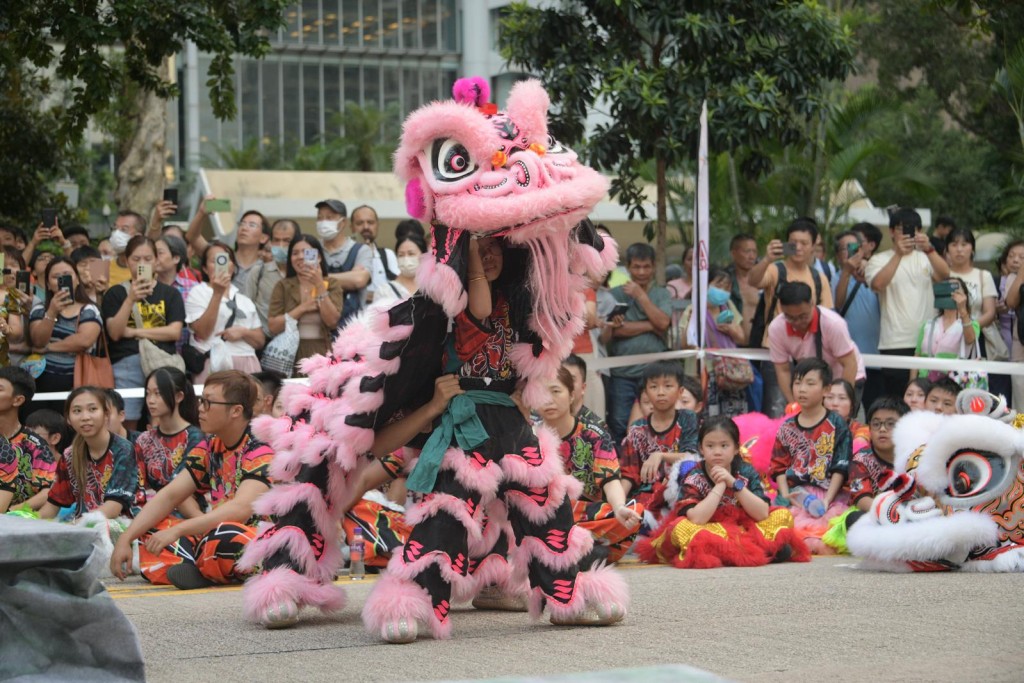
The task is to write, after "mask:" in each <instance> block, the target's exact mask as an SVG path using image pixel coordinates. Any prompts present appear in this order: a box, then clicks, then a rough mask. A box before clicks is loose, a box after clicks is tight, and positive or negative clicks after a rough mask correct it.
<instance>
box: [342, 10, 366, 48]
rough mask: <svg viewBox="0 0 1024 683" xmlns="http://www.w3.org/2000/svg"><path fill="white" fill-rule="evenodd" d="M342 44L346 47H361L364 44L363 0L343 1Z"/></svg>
mask: <svg viewBox="0 0 1024 683" xmlns="http://www.w3.org/2000/svg"><path fill="white" fill-rule="evenodd" d="M341 43H342V45H345V46H346V47H360V46H362V44H363V10H362V1H361V0H341Z"/></svg>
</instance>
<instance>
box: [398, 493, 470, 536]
mask: <svg viewBox="0 0 1024 683" xmlns="http://www.w3.org/2000/svg"><path fill="white" fill-rule="evenodd" d="M442 510H443V511H445V512H447V513H448V514H450V515H451V516H452V517H455V519H457V520H459V522H460V523H461V524H462V526H464V527H465V528H466V532H467V533H468V534H469V537H470V538H480V522H478V521H477V520H476V519H475V518H474V517H473V515H471V514H470V513H469V508H468V507H467V506H466V501H464V500H462V499H461V498H456V497H455V496H450V495H448V494H446V493H431V494H430V495H428V496H427V497H426V498H425V499H424V500H423V501H421V502H419V503H416V504H415V505H413V506H412V507H411V508H409V509H408V510H407V511H406V513H405V521H406V522H408V523H409V524H412V525H416V524H420V523H421V522H423V521H425V520H427V519H428V518H430V517H434V516H435V515H437V513H438V512H440V511H442Z"/></svg>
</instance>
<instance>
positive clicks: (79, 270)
mask: <svg viewBox="0 0 1024 683" xmlns="http://www.w3.org/2000/svg"><path fill="white" fill-rule="evenodd" d="M211 199H212V198H208V199H207V200H205V201H204V202H203V203H202V204H201V206H200V207H199V209H198V211H197V213H196V215H195V217H194V219H193V220H192V221H191V223H190V224H189V225H188V226H187V227H186V228H182V227H180V226H178V225H173V224H167V223H165V221H166V219H167V218H168V217H170V216H172V215H174V213H175V212H176V210H177V207H175V206H174V205H173V204H171V203H170V202H166V201H164V202H160V203H159V204H158V205H157V206H156V207H155V209H154V211H153V213H152V215H151V216H150V217H149V218H148V219H147V218H146V217H144V216H142V215H140V214H138V213H134V212H131V211H122V212H120V213H119V214H118V215H117V217H116V220H115V223H114V225H113V230H112V231H111V233H110V235H109V236H108V237H107V238H105V239H103V240H101V241H99V242H98V244H96V245H95V246H94V245H93V243H92V240H91V238H90V235H89V234H88V232H87V231H86V230H85V229H84V228H81V227H78V226H71V227H62V226H61V225H60V224H59V222H58V221H56V220H55V221H53V222H52V225H44V224H42V223H41V224H40V225H39V226H38V227H37V228H36V230H35V231H34V232H33V234H32V236H31V238H28V236H26V235H25V234H23V233H22V231H21V230H19V229H17V228H11V227H3V226H0V249H2V254H3V259H2V264H3V285H2V288H0V428H2V429H3V430H4V431H3V435H4V437H6V438H5V439H0V513H2V512H8V511H15V512H18V513H21V514H25V515H29V516H32V515H38V516H40V517H43V518H62V519H76V518H80V517H81V516H83V515H85V514H87V513H96V512H98V513H101V514H102V515H103V516H105V517H107V518H109V519H115V518H134V521H133V522H132V523H131V525H130V526H128V527H127V528H126V529H124V530H123V533H121V534H120V536H119V538H117V543H116V545H115V550H114V557H113V560H112V567H113V570H114V573H115V574H118V575H123V574H124V573H125V572H126V571H127V570H128V569H129V568H131V567H132V566H137V567H138V568H139V569H140V570H141V572H142V574H143V576H144V577H145V578H147V579H148V580H150V581H153V582H155V583H171V584H174V585H176V586H178V587H180V588H197V587H201V586H206V585H210V584H214V583H231V582H235V581H237V580H239V579H241V578H242V577H243V576H244V572H242V571H241V570H240V569H239V568H238V567H237V566H236V560H237V559H238V557H239V555H240V553H241V550H242V549H243V548H244V547H245V545H246V544H247V543H248V542H249V540H251V539H252V538H253V537H254V536H255V533H256V532H255V528H256V524H257V523H258V521H259V518H258V516H256V515H255V513H254V512H253V502H254V501H255V500H256V499H257V498H258V497H259V496H260V495H261V494H262V493H263V492H265V491H266V490H267V489H268V488H269V486H270V484H271V477H270V462H271V460H272V458H273V452H272V450H271V448H270V447H269V446H268V445H267V444H263V443H261V442H259V441H258V440H257V439H256V438H255V437H254V436H253V435H252V433H251V430H250V427H249V425H250V421H251V420H252V419H253V418H254V417H255V416H258V415H261V414H273V415H280V414H281V413H282V407H281V403H280V401H279V392H280V390H281V386H282V383H283V381H284V380H285V379H286V378H288V377H299V376H301V369H300V368H301V361H302V360H303V359H305V358H308V357H310V356H313V355H316V354H322V353H325V352H326V351H327V350H328V348H329V346H330V344H331V341H332V339H333V337H334V335H335V334H336V332H337V330H338V329H340V328H341V327H342V326H344V325H345V323H346V322H347V321H348V320H349V319H350V318H351V316H352V315H354V314H355V313H357V312H358V311H359V310H361V309H362V308H363V307H365V306H367V305H368V304H369V303H371V302H381V301H389V300H398V299H403V298H408V297H410V296H412V295H413V294H415V292H416V290H417V282H416V274H417V270H418V268H419V264H420V256H421V255H423V254H425V253H426V252H427V251H428V248H429V245H428V237H427V235H426V234H425V232H424V230H423V228H422V226H421V225H420V224H419V223H417V222H416V221H412V220H410V221H403V222H402V223H400V224H399V225H398V228H397V229H396V231H395V249H394V250H392V249H388V248H383V247H379V246H378V245H377V239H378V232H379V227H380V226H379V222H378V218H377V214H376V212H375V211H374V209H373V208H372V207H369V206H360V207H358V208H356V209H354V210H353V211H352V212H351V215H350V214H349V212H348V210H347V207H346V206H345V204H344V203H343V202H341V201H340V200H337V199H327V200H324V201H322V202H319V203H317V204H316V205H315V207H312V208H313V209H315V211H316V235H315V236H314V235H306V234H303V233H302V232H301V231H300V229H299V225H298V224H297V223H296V222H295V221H293V220H288V219H282V220H278V221H276V222H274V223H273V224H271V223H269V222H268V221H267V219H266V218H265V217H264V216H263V215H262V214H260V213H259V212H257V211H247V212H246V213H244V214H243V215H242V216H241V218H240V220H239V222H238V224H237V227H236V229H235V230H234V232H233V233H232V235H230V237H231V239H230V242H229V241H227V240H220V239H215V240H208V239H207V238H205V237H204V236H203V234H202V228H203V225H204V222H205V220H206V218H207V216H208V215H209V211H208V210H207V209H208V207H207V202H208V201H210V200H211ZM888 227H889V235H888V236H889V238H890V240H889V242H890V244H891V246H890V248H888V249H886V250H882V246H883V241H884V240H883V234H882V231H881V230H880V229H879V228H878V227H877V226H875V225H872V224H869V223H861V224H857V225H854V226H852V227H851V228H850V229H849V230H845V231H843V232H841V233H839V234H838V235H836V236H835V238H834V239H833V240H832V244H831V246H832V247H833V248H832V252H831V256H830V255H829V254H828V252H827V250H826V249H825V244H824V242H825V241H824V237H823V235H822V234H821V233H820V232H819V229H818V226H817V224H816V223H815V222H814V221H813V220H811V219H808V218H801V219H797V220H795V221H793V222H792V223H791V224H790V225H789V226H788V228H787V229H786V231H785V234H784V235H783V236H781V237H780V238H779V239H773V240H771V241H770V242H769V243H768V244H767V247H766V248H765V251H764V254H763V256H762V257H761V258H758V256H759V254H758V246H757V241H756V240H755V238H754V237H753V236H750V235H742V234H741V235H737V236H736V237H734V238H733V239H732V242H731V244H730V255H731V262H730V263H728V264H723V265H722V266H721V267H718V266H712V267H711V268H710V270H709V273H708V284H709V287H708V291H707V302H708V306H707V310H706V311H704V312H697V313H695V312H694V310H693V307H692V306H691V305H690V300H691V295H692V292H693V283H692V282H691V274H690V273H691V270H690V269H691V265H690V264H692V259H693V252H692V249H688V250H687V252H686V253H685V254H684V257H683V263H682V268H681V269H680V270H679V271H678V272H676V273H674V274H673V275H674V277H672V278H671V279H670V280H669V282H668V285H667V286H662V285H659V284H658V283H657V282H656V280H655V276H654V275H655V269H654V266H655V260H656V258H655V252H654V250H653V249H652V248H651V247H650V246H649V245H648V244H645V243H636V244H633V245H630V246H629V247H628V248H627V249H626V250H625V260H624V271H623V270H619V271H615V272H613V273H612V274H610V275H609V277H608V278H607V279H606V280H605V281H604V282H591V283H590V285H591V286H590V287H589V289H588V291H587V293H586V307H585V317H586V329H585V331H584V332H583V333H582V334H581V335H580V336H579V338H577V339H576V340H575V343H574V348H573V355H572V356H570V357H569V358H568V359H566V361H565V363H564V364H563V367H562V368H561V369H560V371H559V372H558V374H557V375H556V376H555V377H552V378H551V380H550V384H549V390H550V393H551V401H550V403H549V404H548V405H546V406H544V407H543V409H541V410H538V411H537V413H536V414H532V415H528V416H529V417H530V418H531V419H532V420H533V423H534V424H535V425H536V426H537V428H548V429H551V430H552V431H553V432H554V433H555V434H556V435H557V436H558V437H559V438H560V446H561V455H562V458H563V460H564V463H565V466H566V470H567V472H568V473H569V474H571V475H572V476H574V477H576V478H577V479H579V480H580V481H581V482H582V484H583V487H582V490H583V493H582V495H581V496H580V499H579V501H577V502H576V503H575V504H574V510H573V511H574V516H575V519H576V523H577V524H579V525H582V526H584V527H585V528H587V529H588V530H589V531H590V532H591V533H592V534H593V536H594V538H595V539H596V540H597V541H598V542H597V543H595V546H594V551H593V552H592V553H591V555H590V556H588V557H587V558H585V559H584V562H585V563H591V564H592V563H597V562H601V561H610V562H614V561H616V560H618V559H619V558H621V557H622V556H623V555H624V554H625V553H626V552H628V551H629V550H630V548H631V547H633V546H634V543H635V542H636V541H637V539H638V537H639V538H640V542H639V543H638V544H637V545H636V546H635V547H636V550H637V552H638V553H639V555H640V556H641V558H643V559H645V560H647V561H658V562H670V563H674V564H677V565H679V566H687V567H700V566H717V565H716V563H717V564H719V565H720V564H722V563H725V564H729V563H737V562H739V561H740V560H738V559H737V557H735V556H734V555H731V554H730V553H729V552H728V551H727V549H725V548H724V547H723V546H722V545H721V544H718V545H716V543H718V542H717V541H714V540H713V539H710V536H708V535H701V534H700V532H701V531H702V530H707V529H708V528H709V525H712V524H719V525H720V526H721V525H725V526H723V527H722V528H725V529H726V531H725V532H722V533H719V532H718V531H716V532H715V534H716V537H722V535H723V533H724V534H726V535H729V534H734V535H738V536H742V537H743V538H745V539H749V538H755V539H756V543H755V545H756V546H757V547H758V548H760V550H759V551H758V552H755V553H754V554H753V555H750V554H749V553H748V554H747V555H746V556H745V557H747V559H746V560H743V561H746V562H748V563H753V564H758V563H764V562H773V561H784V560H803V559H806V558H807V557H808V555H809V553H812V552H813V553H832V552H842V551H843V549H844V545H843V542H842V536H843V530H844V529H845V528H846V527H848V526H849V524H851V523H852V522H853V521H855V520H856V519H857V518H858V516H859V515H860V514H861V513H862V512H863V511H864V510H866V509H868V507H869V506H870V502H871V498H872V496H873V495H874V494H875V493H876V492H877V490H878V487H879V485H880V484H881V482H883V481H884V479H885V477H886V474H887V473H888V472H889V471H890V469H891V467H892V462H893V452H892V448H893V446H892V441H891V433H892V429H893V426H894V424H895V422H896V421H897V420H898V419H899V418H900V417H901V416H902V415H904V414H905V413H906V412H908V411H909V410H912V409H913V410H933V411H936V412H944V413H951V412H953V411H954V410H955V402H956V396H957V394H958V393H959V392H960V391H961V390H962V389H964V388H986V389H991V390H992V391H993V392H995V393H1001V394H1004V395H1005V396H1006V397H1007V398H1008V400H1009V401H1010V402H1011V405H1015V406H1017V407H1018V408H1024V378H1018V377H1016V376H1014V377H1012V378H1011V377H1009V376H1001V375H999V374H997V373H992V374H986V373H979V372H962V371H958V370H956V369H955V368H951V369H950V370H948V371H947V370H942V371H939V370H932V371H922V372H910V371H907V370H899V369H889V368H873V367H870V366H866V365H865V362H864V358H863V356H864V355H865V354H882V355H892V356H920V357H930V358H950V359H952V358H959V359H988V360H996V361H1009V360H1014V361H1019V360H1024V346H1022V343H1021V334H1020V332H1019V320H1020V316H1019V315H1018V312H1019V308H1020V307H1021V306H1022V305H1024V301H1022V298H1021V285H1020V284H1018V282H1020V283H1024V279H1020V278H1021V277H1024V241H1020V240H1018V241H1013V242H1010V243H1009V244H1007V245H1006V246H1005V248H1004V249H1003V252H1002V254H1001V256H1000V258H999V260H998V263H997V269H998V272H995V273H992V272H989V271H987V270H983V269H981V268H978V267H977V266H976V265H975V263H974V257H975V247H976V242H975V237H974V235H973V233H972V232H971V231H970V230H968V229H966V228H962V227H957V226H956V225H955V223H954V222H953V221H952V220H950V219H948V218H940V219H938V220H937V221H936V227H935V229H934V230H933V233H932V235H930V236H929V235H927V234H926V233H925V232H924V230H923V227H922V223H921V218H920V216H919V215H918V214H917V213H916V212H915V211H913V210H909V209H899V210H896V211H894V212H892V213H891V216H890V225H889V226H888ZM599 229H600V228H599ZM481 248H483V247H481ZM477 279H479V280H484V279H485V278H483V277H479V278H477ZM488 310H489V309H488ZM695 314H696V315H698V316H703V320H694V315H695ZM698 323H699V325H700V326H703V327H704V329H705V330H706V332H707V335H706V338H707V340H708V343H707V346H708V347H709V348H713V349H735V348H741V347H750V348H755V349H761V348H763V349H766V350H767V352H768V357H769V359H768V360H766V361H761V362H752V361H749V360H745V359H743V358H738V357H726V356H710V357H709V360H708V362H707V363H706V366H705V368H704V370H705V372H704V373H703V375H702V376H698V375H697V373H696V369H695V368H694V367H688V366H687V365H686V364H684V363H680V362H677V361H657V362H654V363H646V364H629V363H628V361H626V363H625V364H620V363H613V364H612V367H611V368H609V369H600V370H599V369H597V367H596V366H598V365H601V366H602V367H603V365H605V364H599V363H595V361H596V360H598V359H600V358H603V357H611V358H616V357H629V356H634V355H639V354H650V353H658V352H662V351H667V350H670V349H683V348H687V347H689V346H692V345H693V344H692V343H691V340H692V339H693V335H692V334H691V333H690V332H689V330H690V328H691V326H693V325H695V324H698ZM193 383H195V384H201V385H203V386H204V388H203V392H202V395H199V396H197V395H195V393H194V390H193ZM124 389H142V390H143V394H142V396H135V395H133V396H128V397H122V395H121V393H120V392H119V390H124ZM45 392H67V393H68V397H67V399H66V400H64V401H49V402H41V401H36V400H33V398H34V396H35V395H36V394H37V393H45ZM435 398H436V397H435ZM447 398H450V396H447ZM437 400H439V401H441V402H442V403H443V402H444V400H443V399H437ZM524 412H527V413H528V411H526V410H525V409H524ZM755 413H761V414H763V415H765V416H767V417H768V418H770V419H772V420H775V422H773V423H772V425H773V426H772V427H771V431H770V435H769V438H768V440H769V441H770V442H771V443H772V444H773V446H772V448H771V455H770V459H769V460H768V461H767V462H765V463H763V464H762V467H761V468H760V469H756V468H755V467H754V465H753V464H752V462H751V460H750V457H749V454H747V453H745V452H744V450H743V449H741V444H742V443H743V441H744V440H745V437H746V435H745V434H744V435H743V437H742V438H741V431H742V425H744V424H745V423H744V417H746V416H749V415H750V414H755ZM400 452H401V451H400V450H399V454H400ZM404 475H405V470H404V463H403V462H401V461H400V458H389V457H384V458H383V459H382V460H381V461H380V466H375V467H374V468H369V469H367V470H366V471H364V473H363V477H362V479H361V480H360V481H359V482H358V488H359V489H360V492H361V493H363V494H365V495H364V496H363V497H362V499H359V498H358V497H357V499H356V500H355V501H351V507H350V509H349V512H348V515H347V516H346V521H345V530H346V533H347V535H348V536H349V537H351V535H352V533H353V531H354V530H355V529H356V528H358V529H360V531H361V533H362V534H363V535H364V536H367V537H368V538H367V540H368V543H367V544H366V557H365V562H366V564H367V565H368V566H369V567H375V568H379V567H383V566H384V565H385V564H386V562H387V557H388V552H390V550H393V549H394V548H395V547H397V546H398V545H399V544H400V543H401V542H402V541H403V533H407V531H408V528H409V527H408V525H407V524H406V522H405V521H404V519H403V516H402V510H403V507H402V506H403V505H404V504H405V502H406V491H405V488H404V486H403V483H402V480H403V477H404ZM730 524H731V525H732V526H729V525H730ZM403 530H404V531H403ZM136 541H137V542H136ZM759 553H760V554H759ZM754 556H756V557H755V559H753V560H751V559H750V557H754ZM489 599H490V600H491V601H492V602H494V601H497V602H498V603H501V601H502V600H504V599H505V598H504V597H503V596H500V595H498V596H495V595H490V596H489ZM502 604H504V603H502ZM506 607H507V605H506Z"/></svg>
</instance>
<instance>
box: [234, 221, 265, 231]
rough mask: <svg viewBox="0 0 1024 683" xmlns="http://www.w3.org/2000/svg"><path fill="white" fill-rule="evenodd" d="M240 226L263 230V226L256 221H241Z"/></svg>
mask: <svg viewBox="0 0 1024 683" xmlns="http://www.w3.org/2000/svg"><path fill="white" fill-rule="evenodd" d="M238 227H240V228H252V229H253V230H262V229H263V226H262V225H260V224H259V223H256V222H255V221H239V222H238Z"/></svg>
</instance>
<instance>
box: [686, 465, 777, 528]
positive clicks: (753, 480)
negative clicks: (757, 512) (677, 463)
mask: <svg viewBox="0 0 1024 683" xmlns="http://www.w3.org/2000/svg"><path fill="white" fill-rule="evenodd" d="M733 469H734V471H733V473H732V476H734V477H736V479H737V480H738V481H744V482H746V488H747V489H748V490H749V491H750V492H751V493H753V494H754V495H755V496H757V497H758V498H760V499H761V500H763V501H764V502H766V503H767V502H769V501H768V496H767V495H766V494H765V492H764V487H763V486H762V485H761V475H759V474H758V473H757V470H755V469H754V467H753V465H751V464H750V463H748V462H741V463H740V464H739V466H737V467H734V468H733ZM713 488H715V482H714V481H712V479H711V476H710V475H709V474H708V473H707V472H706V471H705V469H704V462H703V461H701V464H700V465H698V466H697V467H694V468H693V469H692V470H690V473H689V474H687V475H686V478H685V479H684V480H683V485H682V486H681V487H680V489H679V514H681V515H682V514H686V511H687V510H689V509H690V508H692V507H693V506H694V505H696V504H697V503H699V502H701V501H702V500H704V499H705V498H707V497H708V494H709V493H711V489H713ZM737 495H739V491H737V490H736V489H734V488H732V487H731V486H726V487H725V492H724V493H723V494H722V498H721V500H719V501H718V507H722V506H723V505H735V506H737V507H738V506H739V504H740V503H739V501H738V500H736V496H737Z"/></svg>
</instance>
